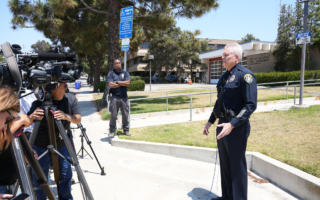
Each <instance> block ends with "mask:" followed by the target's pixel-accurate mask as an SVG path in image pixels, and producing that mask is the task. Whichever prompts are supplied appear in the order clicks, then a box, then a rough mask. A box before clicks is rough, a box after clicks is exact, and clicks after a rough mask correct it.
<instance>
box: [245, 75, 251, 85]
mask: <svg viewBox="0 0 320 200" xmlns="http://www.w3.org/2000/svg"><path fill="white" fill-rule="evenodd" d="M244 80H245V81H246V82H247V83H249V84H251V83H252V81H253V77H252V75H251V74H246V75H245V76H244Z"/></svg>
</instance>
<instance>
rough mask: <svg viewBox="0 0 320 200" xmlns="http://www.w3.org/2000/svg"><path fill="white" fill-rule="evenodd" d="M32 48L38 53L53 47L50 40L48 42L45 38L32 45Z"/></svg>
mask: <svg viewBox="0 0 320 200" xmlns="http://www.w3.org/2000/svg"><path fill="white" fill-rule="evenodd" d="M31 48H32V49H33V50H34V51H35V52H36V53H43V52H46V51H48V50H50V49H51V45H50V44H49V42H46V41H44V40H42V41H40V40H38V42H36V43H35V44H32V45H31Z"/></svg>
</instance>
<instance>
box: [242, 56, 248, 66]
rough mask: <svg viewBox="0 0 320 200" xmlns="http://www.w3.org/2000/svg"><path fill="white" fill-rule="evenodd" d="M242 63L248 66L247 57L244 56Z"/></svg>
mask: <svg viewBox="0 0 320 200" xmlns="http://www.w3.org/2000/svg"><path fill="white" fill-rule="evenodd" d="M241 65H242V66H244V67H245V68H247V57H242V61H241Z"/></svg>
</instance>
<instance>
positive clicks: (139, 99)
mask: <svg viewBox="0 0 320 200" xmlns="http://www.w3.org/2000/svg"><path fill="white" fill-rule="evenodd" d="M316 80H319V81H320V79H316ZM309 81H315V80H309ZM289 82H290V83H293V82H299V81H284V82H276V83H268V84H279V83H286V85H284V86H273V87H264V88H258V90H264V89H277V88H283V87H285V88H286V95H287V98H286V99H287V100H288V97H289V87H294V105H296V92H297V86H299V87H300V85H289V84H288V83H289ZM263 84H264V83H263ZM259 85H261V84H259ZM259 85H258V86H259ZM304 85H320V82H319V83H309V84H304ZM207 89H209V88H207ZM188 90H189V91H190V89H188ZM188 90H175V91H188ZM191 90H192V89H191ZM168 92H173V91H166V96H160V97H149V98H137V99H129V102H128V104H129V122H130V123H131V102H132V101H141V100H150V99H164V98H166V108H167V109H166V110H167V112H168V99H169V98H170V97H181V96H190V121H192V96H194V95H203V94H210V107H212V94H217V92H212V88H210V92H204V93H192V94H180V95H170V96H169V95H168ZM148 93H152V92H148Z"/></svg>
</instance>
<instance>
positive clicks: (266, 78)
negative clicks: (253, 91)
mask: <svg viewBox="0 0 320 200" xmlns="http://www.w3.org/2000/svg"><path fill="white" fill-rule="evenodd" d="M254 75H255V76H256V77H257V79H258V83H271V82H282V81H297V80H300V76H301V71H293V72H267V73H255V74H254ZM304 79H305V80H311V79H320V70H311V71H305V73H304Z"/></svg>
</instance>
